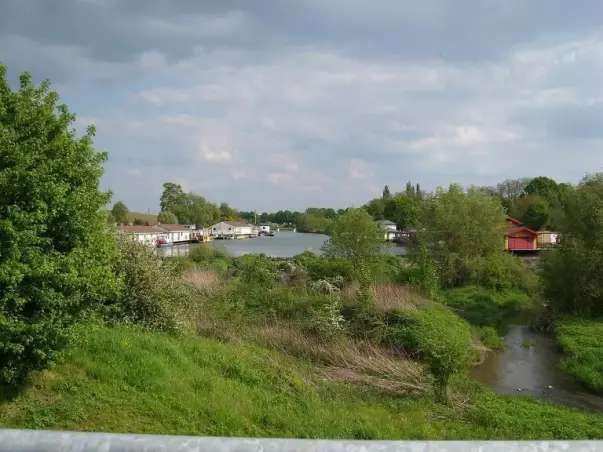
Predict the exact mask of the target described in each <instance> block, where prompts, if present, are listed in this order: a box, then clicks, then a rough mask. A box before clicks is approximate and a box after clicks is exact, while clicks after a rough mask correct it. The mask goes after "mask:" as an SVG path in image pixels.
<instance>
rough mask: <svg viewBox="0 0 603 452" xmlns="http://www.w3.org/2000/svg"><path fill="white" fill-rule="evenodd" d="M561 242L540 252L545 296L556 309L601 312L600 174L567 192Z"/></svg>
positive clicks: (602, 230)
mask: <svg viewBox="0 0 603 452" xmlns="http://www.w3.org/2000/svg"><path fill="white" fill-rule="evenodd" d="M564 214H565V215H564V221H562V222H560V224H559V226H560V228H559V233H560V243H559V245H558V246H557V247H555V248H554V249H552V250H550V251H547V252H546V253H543V255H542V262H541V265H540V269H541V279H542V281H543V290H544V296H545V299H546V300H548V301H549V302H550V303H551V304H552V306H553V308H554V309H555V310H557V311H560V312H563V313H569V314H576V315H583V316H601V315H603V279H602V278H601V275H602V274H603V173H600V174H594V175H591V176H587V177H586V178H584V179H583V180H582V182H581V183H580V184H579V185H578V187H577V188H576V189H575V190H572V191H571V192H568V194H567V199H566V201H565V207H564Z"/></svg>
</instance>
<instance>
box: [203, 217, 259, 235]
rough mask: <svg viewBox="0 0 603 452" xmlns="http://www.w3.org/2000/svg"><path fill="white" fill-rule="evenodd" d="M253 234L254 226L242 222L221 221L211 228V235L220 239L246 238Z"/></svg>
mask: <svg viewBox="0 0 603 452" xmlns="http://www.w3.org/2000/svg"><path fill="white" fill-rule="evenodd" d="M252 233H253V226H251V225H250V224H247V223H242V222H240V221H220V222H219V223H216V224H214V225H213V226H212V227H211V235H213V236H214V237H220V238H232V239H235V238H245V237H250V236H251V235H252Z"/></svg>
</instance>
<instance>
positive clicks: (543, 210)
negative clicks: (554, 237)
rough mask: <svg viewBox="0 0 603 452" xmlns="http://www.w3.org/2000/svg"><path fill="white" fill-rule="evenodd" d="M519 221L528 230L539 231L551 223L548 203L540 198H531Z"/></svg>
mask: <svg viewBox="0 0 603 452" xmlns="http://www.w3.org/2000/svg"><path fill="white" fill-rule="evenodd" d="M520 219H521V221H522V222H523V223H524V224H525V225H526V226H527V227H529V228H531V229H533V230H535V231H539V230H541V229H542V228H544V227H546V226H548V225H549V223H550V221H551V208H550V206H549V203H548V202H547V201H546V200H545V199H543V198H541V197H538V196H536V197H532V202H530V203H529V204H528V205H527V207H526V209H525V213H524V214H523V215H522V216H521V217H520Z"/></svg>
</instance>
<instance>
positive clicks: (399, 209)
mask: <svg viewBox="0 0 603 452" xmlns="http://www.w3.org/2000/svg"><path fill="white" fill-rule="evenodd" d="M419 207H420V206H419V200H418V199H417V198H416V197H415V196H412V197H411V196H408V195H406V194H404V193H397V194H395V195H394V196H393V197H392V198H391V199H390V200H389V201H388V203H387V205H386V206H385V212H384V216H385V218H386V219H387V220H390V221H393V222H394V223H396V225H397V226H398V227H399V228H401V229H407V228H408V227H411V226H415V225H416V223H417V221H418V219H419Z"/></svg>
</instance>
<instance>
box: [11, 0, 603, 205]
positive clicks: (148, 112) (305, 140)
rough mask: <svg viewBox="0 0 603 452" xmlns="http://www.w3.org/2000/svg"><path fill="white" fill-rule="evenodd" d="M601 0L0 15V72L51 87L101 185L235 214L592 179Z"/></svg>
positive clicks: (151, 4) (230, 5)
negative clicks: (171, 188)
mask: <svg viewBox="0 0 603 452" xmlns="http://www.w3.org/2000/svg"><path fill="white" fill-rule="evenodd" d="M602 26H603V4H601V2H600V1H598V0H578V1H577V2H569V1H567V0H455V1H450V0H422V1H421V2H417V1H414V0H413V1H411V0H372V1H367V0H253V1H251V0H203V1H200V0H194V1H193V0H53V1H48V0H2V1H1V5H0V61H2V62H3V63H4V64H6V65H7V66H8V69H9V74H10V75H11V77H12V80H16V78H17V76H18V74H19V73H20V72H21V71H29V72H30V73H31V74H32V75H33V76H34V79H35V80H37V81H40V80H42V79H50V81H51V82H52V83H53V87H54V89H56V90H57V91H58V92H59V94H60V95H61V98H62V100H63V101H64V102H65V103H67V104H68V105H69V107H70V109H71V111H73V112H74V113H76V114H77V121H76V126H77V128H78V130H84V128H85V127H86V126H87V125H88V124H94V125H95V126H96V128H97V135H96V140H95V144H96V147H97V148H98V149H99V150H107V151H108V153H109V161H108V162H107V164H106V171H105V175H104V176H103V179H102V186H103V188H105V189H110V190H112V192H113V200H114V201H118V200H121V201H123V202H125V203H126V204H127V205H128V207H129V208H130V210H132V211H142V212H146V211H147V210H150V211H151V212H157V211H158V210H159V206H158V204H159V197H160V195H161V190H162V184H163V183H164V182H168V181H170V182H176V183H179V184H181V185H182V187H183V188H184V190H186V191H193V192H195V193H197V194H200V195H203V196H205V197H206V198H207V199H209V200H211V201H213V202H218V203H219V202H222V201H225V202H228V203H229V204H230V205H231V206H233V207H236V208H239V209H241V210H257V211H276V210H279V209H291V210H293V209H300V210H301V209H305V208H306V207H309V206H317V207H335V208H340V207H346V206H350V205H361V204H363V203H364V202H366V201H367V200H369V199H371V198H374V197H377V196H380V195H381V191H382V189H383V186H384V185H385V184H387V185H388V186H389V188H390V190H391V191H392V192H394V191H398V190H402V189H403V188H404V186H405V185H406V182H407V181H408V180H411V181H413V182H419V183H420V184H421V186H422V187H423V188H427V189H433V188H435V187H436V186H438V185H444V186H446V185H448V184H449V183H450V182H458V183H461V184H463V185H469V184H478V185H493V184H496V183H497V182H500V181H502V180H504V179H506V178H518V177H531V176H537V175H546V176H549V177H552V178H554V179H556V180H558V181H570V182H576V181H578V180H579V179H581V178H582V177H583V176H584V175H585V174H586V173H592V172H597V171H601V170H603V152H602V146H601V145H602V141H603V83H602V82H601V79H602V77H601V76H602V75H603V28H602Z"/></svg>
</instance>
